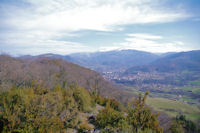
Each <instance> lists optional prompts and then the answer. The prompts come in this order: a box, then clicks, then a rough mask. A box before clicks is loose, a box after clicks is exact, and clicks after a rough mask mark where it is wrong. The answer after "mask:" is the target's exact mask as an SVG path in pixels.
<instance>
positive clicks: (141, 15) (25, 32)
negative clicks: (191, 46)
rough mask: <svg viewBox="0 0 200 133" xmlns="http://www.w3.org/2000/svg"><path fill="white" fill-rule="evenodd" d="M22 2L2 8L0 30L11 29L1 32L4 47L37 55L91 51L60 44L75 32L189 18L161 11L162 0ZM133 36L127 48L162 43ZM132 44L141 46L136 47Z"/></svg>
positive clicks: (155, 37) (180, 14)
mask: <svg viewBox="0 0 200 133" xmlns="http://www.w3.org/2000/svg"><path fill="white" fill-rule="evenodd" d="M21 1H23V2H24V4H20V3H18V4H10V3H8V4H4V5H0V6H1V8H0V11H1V14H0V17H1V18H0V25H1V26H0V27H2V28H5V27H8V29H9V30H8V32H4V31H2V32H0V41H1V44H0V45H2V44H3V45H4V46H5V45H6V44H7V45H15V46H18V47H21V46H23V47H24V46H26V47H28V48H31V47H34V49H35V52H36V53H38V52H37V50H38V51H41V50H44V52H46V51H49V52H50V51H53V49H54V50H55V51H57V52H60V53H71V52H78V51H86V50H91V49H89V48H88V47H87V46H86V45H84V44H80V43H76V42H70V41H59V40H58V38H64V37H69V36H76V34H74V32H76V31H80V30H98V31H115V30H121V29H122V28H121V27H120V26H123V25H127V24H146V23H166V22H173V21H178V20H181V19H185V18H187V17H189V15H188V14H186V13H184V12H182V11H179V10H178V9H173V10H170V9H166V8H163V7H160V6H161V5H159V1H158V0H21ZM0 4H1V3H0ZM25 5H26V6H25ZM10 29H11V30H10ZM77 34H78V33H77ZM129 36H132V38H131V37H129V38H127V39H126V42H125V43H124V44H123V45H124V46H130V47H132V48H134V47H135V48H138V47H144V46H142V45H143V44H150V45H151V46H157V43H156V42H155V41H153V40H154V39H162V37H160V36H155V35H154V36H151V35H148V34H132V35H129ZM147 39H148V40H147ZM150 39H153V40H150ZM52 40H53V41H52ZM52 43H53V44H52ZM132 43H135V44H141V45H140V46H139V45H138V46H135V45H134V46H132V45H131V44H132ZM77 44H78V45H77ZM73 45H74V47H73ZM62 47H63V48H62ZM76 48H77V49H76ZM80 48H81V49H80ZM69 49H71V50H69ZM102 49H103V48H102ZM106 49H107V48H106ZM111 49H113V48H111ZM20 51H23V50H20ZM44 52H43V53H44ZM32 53H33V52H32ZM54 53H55V52H54Z"/></svg>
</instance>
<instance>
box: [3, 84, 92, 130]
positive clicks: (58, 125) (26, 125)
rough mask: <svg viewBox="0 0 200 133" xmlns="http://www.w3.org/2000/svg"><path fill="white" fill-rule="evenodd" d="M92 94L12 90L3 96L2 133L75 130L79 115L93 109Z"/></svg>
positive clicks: (67, 90)
mask: <svg viewBox="0 0 200 133" xmlns="http://www.w3.org/2000/svg"><path fill="white" fill-rule="evenodd" d="M90 100H91V98H90V94H89V93H88V92H87V91H86V90H85V89H84V88H82V87H78V86H76V87H75V86H74V87H73V89H62V88H60V87H57V88H55V89H53V90H47V89H42V88H37V87H36V88H32V87H31V88H23V89H21V88H12V89H11V90H9V91H6V92H2V93H1V94H0V121H1V124H2V125H1V128H3V132H25V131H26V132H55V131H61V130H64V129H65V130H67V129H68V128H76V127H77V125H78V122H79V121H78V119H77V118H78V113H79V112H80V111H88V110H89V107H91V101H90Z"/></svg>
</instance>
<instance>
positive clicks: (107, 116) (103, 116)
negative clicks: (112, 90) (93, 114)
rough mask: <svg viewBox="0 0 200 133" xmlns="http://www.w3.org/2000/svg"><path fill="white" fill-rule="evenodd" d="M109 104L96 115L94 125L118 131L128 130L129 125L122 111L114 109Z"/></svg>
mask: <svg viewBox="0 0 200 133" xmlns="http://www.w3.org/2000/svg"><path fill="white" fill-rule="evenodd" d="M109 104H110V103H108V104H107V106H106V108H105V109H103V110H101V111H100V112H99V114H98V115H97V118H96V121H95V125H96V127H97V128H101V129H107V130H110V131H118V132H119V131H123V130H128V128H129V127H128V124H127V121H126V118H125V116H124V115H123V113H121V112H118V111H116V110H114V109H113V108H111V107H110V105H109ZM104 132H105V131H104Z"/></svg>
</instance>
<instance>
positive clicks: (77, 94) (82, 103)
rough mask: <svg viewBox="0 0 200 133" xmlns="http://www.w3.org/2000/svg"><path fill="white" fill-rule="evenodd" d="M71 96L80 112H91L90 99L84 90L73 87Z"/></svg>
mask: <svg viewBox="0 0 200 133" xmlns="http://www.w3.org/2000/svg"><path fill="white" fill-rule="evenodd" d="M73 96H74V99H75V101H76V102H77V103H78V108H79V110H80V111H85V112H89V111H91V103H92V99H91V96H90V94H89V92H88V91H87V90H86V89H85V88H82V87H75V88H74V89H73Z"/></svg>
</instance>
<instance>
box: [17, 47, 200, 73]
mask: <svg viewBox="0 0 200 133" xmlns="http://www.w3.org/2000/svg"><path fill="white" fill-rule="evenodd" d="M38 57H48V58H52V59H63V60H66V61H68V62H72V63H75V64H78V65H80V66H84V67H87V68H90V69H92V70H95V71H98V72H103V71H121V70H127V71H126V72H128V73H131V71H158V72H172V71H183V70H193V71H199V70H200V50H196V51H189V52H178V53H175V52H169V53H163V54H154V53H149V52H144V51H137V50H115V51H108V52H93V53H74V54H70V55H64V56H63V55H58V54H51V53H50V54H42V55H38V56H30V55H25V56H21V57H19V58H20V59H29V60H30V59H35V58H38Z"/></svg>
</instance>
